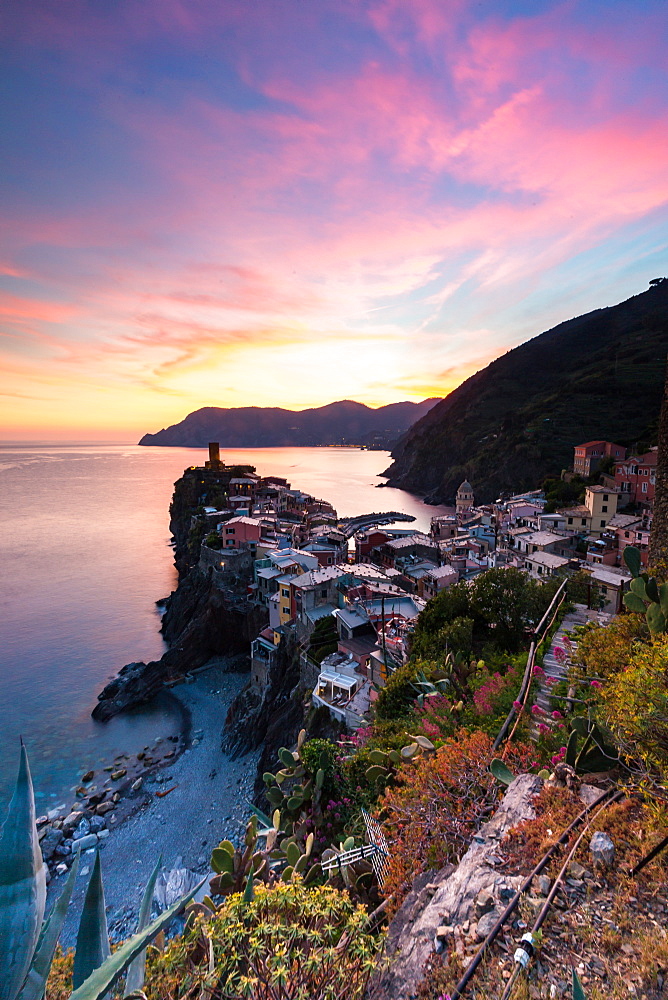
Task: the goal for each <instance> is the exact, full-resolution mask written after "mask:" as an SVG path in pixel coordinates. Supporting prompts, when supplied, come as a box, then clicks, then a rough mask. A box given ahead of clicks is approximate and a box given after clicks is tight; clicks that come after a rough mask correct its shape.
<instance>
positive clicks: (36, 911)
mask: <svg viewBox="0 0 668 1000" xmlns="http://www.w3.org/2000/svg"><path fill="white" fill-rule="evenodd" d="M77 868H78V859H75V861H74V864H73V865H72V869H71V871H70V874H69V876H68V878H67V881H66V883H65V886H64V888H63V891H62V893H61V895H60V897H59V898H58V899H57V900H56V902H55V904H54V906H53V907H52V909H51V912H50V913H49V915H48V917H47V918H46V920H45V919H44V910H45V907H46V869H45V866H44V861H43V859H42V852H41V850H40V846H39V837H38V835H37V825H36V822H35V799H34V795H33V787H32V779H31V777H30V767H29V765H28V755H27V753H26V749H25V747H24V746H23V743H21V762H20V765H19V773H18V777H17V780H16V788H15V790H14V795H13V796H12V800H11V802H10V803H9V811H8V814H7V819H6V820H5V823H4V826H3V828H2V834H1V835H0V968H2V976H0V1000H42V997H43V996H44V991H45V989H46V981H47V979H48V977H49V971H50V969H51V963H52V961H53V956H54V953H55V950H56V944H57V943H58V938H59V936H60V932H61V930H62V928H63V924H64V923H65V917H66V915H67V908H68V906H69V903H70V899H71V898H72V891H73V889H74V882H75V879H76V876H77ZM157 873H158V870H157V867H156V869H155V871H154V872H153V874H152V876H151V879H150V880H149V884H148V886H147V887H146V892H145V893H144V902H143V903H142V909H141V914H140V927H139V930H138V932H137V933H136V934H135V935H133V937H131V938H129V939H128V940H127V941H125V942H124V943H123V945H121V947H120V948H118V949H117V950H116V951H115V952H114V953H113V955H111V954H110V947H109V937H108V934H107V921H106V916H105V907H104V888H103V885H102V872H101V868H100V858H99V855H96V857H95V863H94V865H93V872H92V874H91V878H90V882H89V884H88V888H87V890H86V898H85V901H84V907H83V912H82V915H81V922H80V925H79V933H78V935H77V950H76V954H75V959H74V983H73V986H74V992H73V993H72V994H71V1000H101V998H102V997H104V996H105V995H106V994H107V993H108V991H109V990H110V989H111V987H112V986H114V984H115V983H117V982H118V980H119V979H120V978H121V977H122V976H123V975H124V974H125V973H126V972H127V971H128V970H130V973H129V975H130V977H131V978H130V980H128V983H127V986H128V988H129V989H133V990H136V989H138V988H139V986H141V985H142V983H143V975H144V971H143V970H144V962H143V952H144V951H145V949H146V945H147V944H149V942H150V941H151V940H152V939H153V938H154V937H155V936H156V935H157V934H159V933H160V931H161V930H162V929H163V928H164V927H166V926H167V924H169V922H170V921H171V920H172V918H173V917H174V916H176V914H177V913H178V912H179V911H180V910H181V909H182V908H183V907H184V906H185V904H186V903H187V902H189V900H190V899H191V898H192V897H193V896H194V895H195V893H196V892H197V891H198V889H199V888H200V886H201V885H203V882H204V880H202V882H200V883H199V885H197V886H195V888H194V889H193V890H192V891H191V892H190V893H188V894H187V895H186V896H184V897H183V898H182V899H180V900H178V901H177V902H176V903H174V905H173V906H170V907H169V909H167V910H165V911H164V913H162V914H160V916H159V917H157V918H156V919H155V920H154V921H153V922H152V923H148V917H149V915H150V905H151V898H152V896H153V887H154V885H155V878H156V876H157ZM142 922H143V926H142ZM133 963H134V964H133Z"/></svg>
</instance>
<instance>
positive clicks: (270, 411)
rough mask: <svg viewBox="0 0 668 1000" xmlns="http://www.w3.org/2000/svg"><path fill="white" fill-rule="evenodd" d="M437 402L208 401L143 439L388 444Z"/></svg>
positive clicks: (255, 444) (172, 443)
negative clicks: (302, 404)
mask: <svg viewBox="0 0 668 1000" xmlns="http://www.w3.org/2000/svg"><path fill="white" fill-rule="evenodd" d="M438 402H439V399H438V398H437V397H436V398H434V399H425V400H423V401H422V402H421V403H409V402H405V403H389V404H388V405H387V406H380V407H379V408H378V409H375V410H374V409H372V408H371V407H369V406H365V405H364V404H363V403H356V402H354V401H353V400H351V399H343V400H341V401H340V402H338V403H329V404H328V405H327V406H318V407H315V408H313V409H309V410H284V409H281V408H280V407H276V406H273V407H266V406H241V407H232V408H229V409H228V408H222V407H218V406H204V407H202V409H201V410H195V411H194V412H193V413H189V414H188V416H187V417H185V419H184V420H182V421H181V422H180V423H178V424H173V425H172V426H171V427H167V428H164V429H163V430H161V431H158V432H157V434H144V436H143V438H142V439H141V441H140V442H139V444H144V445H162V446H168V447H182V448H202V447H206V445H207V444H208V442H209V441H220V444H221V446H222V447H223V448H273V447H281V446H287V447H308V446H313V445H336V444H357V445H367V446H374V447H381V446H384V447H390V446H391V445H392V444H393V443H394V442H395V441H396V440H397V438H399V437H400V436H401V435H402V434H404V433H405V432H406V431H407V430H408V428H409V427H410V425H411V424H412V423H414V422H415V421H416V420H419V419H420V417H422V416H424V414H425V413H427V412H428V411H429V410H430V409H431V407H432V406H434V405H435V404H436V403H438Z"/></svg>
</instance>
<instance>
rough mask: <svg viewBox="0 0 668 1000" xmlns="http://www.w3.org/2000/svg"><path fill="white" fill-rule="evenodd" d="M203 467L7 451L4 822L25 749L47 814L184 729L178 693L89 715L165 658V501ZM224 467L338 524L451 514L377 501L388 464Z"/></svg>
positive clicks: (82, 447)
mask: <svg viewBox="0 0 668 1000" xmlns="http://www.w3.org/2000/svg"><path fill="white" fill-rule="evenodd" d="M206 457H207V455H206V454H205V451H204V449H192V448H156V447H148V448H147V447H139V446H137V445H124V444H103V445H93V444H78V445H76V444H71V445H70V444H25V443H0V808H1V809H2V811H3V812H4V804H5V803H6V802H7V801H8V798H9V796H10V795H11V790H12V787H13V783H14V778H15V773H16V768H17V764H18V758H19V740H20V739H23V741H24V743H25V744H26V746H27V748H28V754H29V759H30V765H31V769H32V774H33V781H34V784H35V794H36V799H37V808H38V812H44V811H46V810H47V809H49V808H52V807H53V806H55V805H57V804H60V803H61V802H65V801H68V800H69V798H71V790H72V789H73V788H74V787H75V786H76V785H77V783H78V779H79V778H80V776H81V774H82V773H83V772H84V771H86V770H88V769H89V768H93V769H97V768H99V767H102V766H104V765H106V764H110V763H111V762H112V761H113V758H114V756H115V755H116V754H117V753H119V752H126V753H133V752H135V753H136V752H137V751H139V750H140V749H142V748H143V747H144V746H146V745H147V744H148V743H150V742H151V741H152V740H154V739H155V738H156V737H158V736H161V737H163V738H164V737H165V736H168V735H172V734H173V733H176V732H178V731H179V730H180V728H181V725H182V721H183V719H182V713H181V711H180V705H179V703H178V700H177V698H176V697H175V696H174V695H172V694H168V693H165V694H162V695H159V696H158V697H157V698H156V699H155V701H154V702H153V703H151V704H150V705H149V706H145V707H143V708H142V709H138V710H135V711H132V712H129V713H126V714H124V715H121V716H119V717H117V718H115V719H112V720H111V721H110V722H108V723H96V722H94V721H93V719H92V718H91V716H90V713H91V709H92V708H93V707H94V705H95V703H96V696H97V694H98V692H99V691H100V690H101V689H102V687H103V686H104V685H105V683H106V682H107V680H108V679H109V678H110V677H112V676H114V675H115V674H116V673H117V672H118V670H119V669H120V668H121V667H122V666H123V665H124V664H126V663H129V662H132V661H135V660H144V661H147V660H152V659H157V658H159V657H160V656H161V655H162V653H163V652H164V650H165V648H166V647H165V644H164V642H163V640H162V638H161V635H160V632H159V628H160V611H159V609H158V607H157V605H156V601H158V600H159V599H160V598H163V597H166V596H167V595H168V594H169V593H170V592H171V591H172V590H173V589H174V588H175V587H176V583H177V578H176V572H175V570H174V565H173V551H172V548H171V547H170V534H169V510H168V508H169V502H170V499H171V496H172V490H173V484H174V482H175V481H176V480H177V479H178V478H179V477H180V475H181V474H182V472H183V470H184V469H185V468H187V467H188V466H191V465H202V464H203V462H204V460H205V459H206ZM221 457H222V458H223V459H224V461H226V462H227V463H228V464H230V465H232V464H250V465H254V466H255V467H256V469H257V471H258V473H260V474H261V475H268V474H273V475H277V476H282V477H285V478H287V479H288V480H289V482H290V483H291V484H292V486H293V487H295V488H299V489H302V490H304V491H306V492H308V493H311V494H313V495H315V496H316V497H318V498H321V499H325V500H328V501H329V502H330V503H331V504H333V506H334V507H335V508H336V510H337V511H338V513H339V515H341V516H344V515H355V514H364V513H370V512H378V511H382V510H386V511H399V512H401V513H405V514H411V515H413V516H414V517H415V522H414V524H413V525H412V527H415V528H416V529H420V530H427V529H428V528H429V521H430V518H431V517H432V516H434V515H435V514H437V513H439V512H440V511H441V510H445V508H438V507H432V506H428V505H426V504H424V503H422V501H421V500H419V499H418V498H417V497H414V496H412V495H411V494H409V493H405V492H404V491H402V490H397V489H392V488H385V489H378V488H377V487H378V486H379V484H381V483H384V480H383V479H382V478H380V477H379V473H381V472H382V471H383V470H384V469H385V468H386V467H387V465H388V464H389V462H390V457H389V454H388V453H387V452H380V451H362V450H357V449H352V448H251V449H241V448H239V449H229V450H223V452H222V454H221ZM399 526H400V527H402V528H406V527H411V525H408V524H401V525H399ZM176 692H177V694H178V688H177V689H176Z"/></svg>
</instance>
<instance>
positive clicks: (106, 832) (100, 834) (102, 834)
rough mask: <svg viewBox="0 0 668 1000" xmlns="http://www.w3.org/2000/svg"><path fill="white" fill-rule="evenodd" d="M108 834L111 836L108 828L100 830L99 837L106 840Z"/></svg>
mask: <svg viewBox="0 0 668 1000" xmlns="http://www.w3.org/2000/svg"><path fill="white" fill-rule="evenodd" d="M108 836H109V831H108V830H99V831H98V834H97V839H98V840H106V838H107V837H108Z"/></svg>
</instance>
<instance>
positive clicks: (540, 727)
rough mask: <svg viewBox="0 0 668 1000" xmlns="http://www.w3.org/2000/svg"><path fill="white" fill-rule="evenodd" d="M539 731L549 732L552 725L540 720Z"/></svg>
mask: <svg viewBox="0 0 668 1000" xmlns="http://www.w3.org/2000/svg"><path fill="white" fill-rule="evenodd" d="M538 732H539V733H549V732H550V727H549V726H546V725H545V723H544V722H539V723H538Z"/></svg>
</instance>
